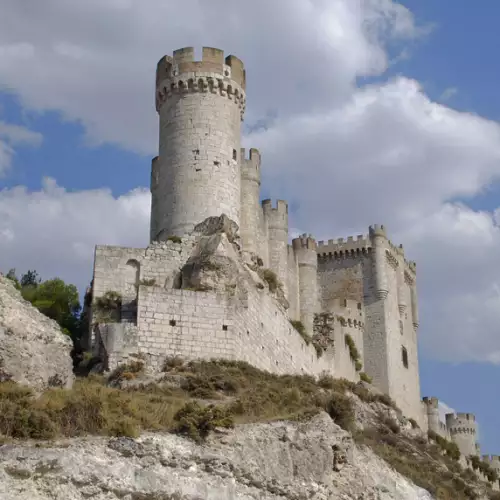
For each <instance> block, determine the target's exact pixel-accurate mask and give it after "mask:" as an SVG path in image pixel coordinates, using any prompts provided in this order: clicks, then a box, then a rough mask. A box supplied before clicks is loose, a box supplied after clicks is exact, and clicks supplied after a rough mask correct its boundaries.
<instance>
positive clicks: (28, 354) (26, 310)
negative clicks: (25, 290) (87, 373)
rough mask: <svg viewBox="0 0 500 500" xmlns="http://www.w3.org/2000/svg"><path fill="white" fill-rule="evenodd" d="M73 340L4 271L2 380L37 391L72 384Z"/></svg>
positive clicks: (0, 282) (0, 280)
mask: <svg viewBox="0 0 500 500" xmlns="http://www.w3.org/2000/svg"><path fill="white" fill-rule="evenodd" d="M72 346H73V343H72V342H71V339H70V338H69V337H68V336H67V335H64V334H63V333H62V331H61V328H60V327H59V325H58V324H57V323H56V322H55V321H53V320H51V319H49V318H47V317H46V316H44V315H43V314H42V313H41V312H39V311H38V309H36V308H34V307H33V306H32V305H31V304H30V303H29V302H27V301H26V300H24V299H23V298H22V297H21V294H20V292H19V291H18V290H17V289H16V288H15V286H14V284H13V283H12V281H11V280H9V279H7V278H5V277H4V276H2V275H1V274H0V381H6V380H12V381H14V382H17V383H19V384H23V385H27V386H29V387H31V388H33V389H34V390H35V391H43V390H45V389H47V388H49V387H66V388H70V387H71V386H72V384H73V378H74V377H73V364H72V361H71V357H70V352H71V349H72Z"/></svg>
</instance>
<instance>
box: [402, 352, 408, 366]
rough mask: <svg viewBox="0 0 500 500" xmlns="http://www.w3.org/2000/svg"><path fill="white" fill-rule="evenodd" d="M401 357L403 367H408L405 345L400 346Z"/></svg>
mask: <svg viewBox="0 0 500 500" xmlns="http://www.w3.org/2000/svg"><path fill="white" fill-rule="evenodd" d="M401 357H402V358H403V365H404V367H405V368H408V351H407V350H406V347H401Z"/></svg>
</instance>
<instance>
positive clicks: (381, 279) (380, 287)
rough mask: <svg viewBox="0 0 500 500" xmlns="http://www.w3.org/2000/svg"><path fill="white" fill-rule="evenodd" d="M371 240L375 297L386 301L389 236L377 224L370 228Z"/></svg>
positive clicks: (387, 291)
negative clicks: (386, 251)
mask: <svg viewBox="0 0 500 500" xmlns="http://www.w3.org/2000/svg"><path fill="white" fill-rule="evenodd" d="M370 240H371V243H372V248H373V251H372V259H373V272H374V278H375V296H376V297H377V298H378V299H382V300H384V299H385V298H386V297H387V294H388V293H389V287H388V285H387V275H386V272H385V267H386V257H385V249H386V245H387V235H386V232H385V228H384V226H379V225H378V224H375V225H374V226H370Z"/></svg>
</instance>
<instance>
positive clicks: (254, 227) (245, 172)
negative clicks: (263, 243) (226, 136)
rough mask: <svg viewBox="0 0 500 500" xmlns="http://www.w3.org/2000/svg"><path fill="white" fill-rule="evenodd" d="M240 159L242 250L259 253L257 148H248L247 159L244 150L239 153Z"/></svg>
mask: <svg viewBox="0 0 500 500" xmlns="http://www.w3.org/2000/svg"><path fill="white" fill-rule="evenodd" d="M240 161H241V217H240V221H241V224H240V236H241V243H242V247H243V250H245V251H247V252H252V253H259V232H260V225H259V219H260V218H259V210H260V203H259V199H260V162H261V157H260V153H259V151H258V150H257V149H250V153H249V157H248V159H247V158H246V157H245V150H244V149H243V148H242V149H241V153H240Z"/></svg>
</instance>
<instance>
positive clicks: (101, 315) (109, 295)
mask: <svg viewBox="0 0 500 500" xmlns="http://www.w3.org/2000/svg"><path fill="white" fill-rule="evenodd" d="M121 307H122V296H121V295H120V294H119V293H118V292H114V291H107V292H106V293H105V294H104V295H103V296H102V297H98V298H97V299H96V301H95V310H94V320H95V321H96V322H109V321H116V322H118V321H120V316H121Z"/></svg>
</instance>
